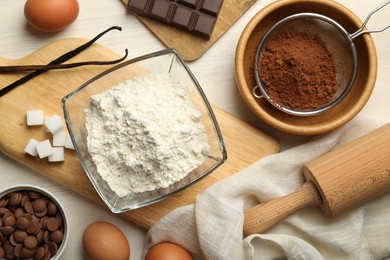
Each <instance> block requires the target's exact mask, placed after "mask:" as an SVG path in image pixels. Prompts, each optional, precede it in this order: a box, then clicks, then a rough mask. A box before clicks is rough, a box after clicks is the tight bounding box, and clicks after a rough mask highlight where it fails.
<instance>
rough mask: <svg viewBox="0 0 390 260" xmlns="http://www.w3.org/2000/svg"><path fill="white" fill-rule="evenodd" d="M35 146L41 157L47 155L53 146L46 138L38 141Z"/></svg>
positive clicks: (50, 152)
mask: <svg viewBox="0 0 390 260" xmlns="http://www.w3.org/2000/svg"><path fill="white" fill-rule="evenodd" d="M36 148H37V152H38V155H39V158H41V159H42V158H45V157H48V156H49V155H50V154H52V153H53V147H52V146H51V144H50V141H49V140H48V139H46V140H44V141H42V142H38V143H37V145H36Z"/></svg>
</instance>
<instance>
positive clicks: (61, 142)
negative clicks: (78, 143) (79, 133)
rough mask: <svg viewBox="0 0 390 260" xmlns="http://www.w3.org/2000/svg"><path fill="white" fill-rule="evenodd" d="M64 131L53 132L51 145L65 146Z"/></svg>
mask: <svg viewBox="0 0 390 260" xmlns="http://www.w3.org/2000/svg"><path fill="white" fill-rule="evenodd" d="M65 140H66V132H64V131H57V132H55V133H54V134H53V146H65Z"/></svg>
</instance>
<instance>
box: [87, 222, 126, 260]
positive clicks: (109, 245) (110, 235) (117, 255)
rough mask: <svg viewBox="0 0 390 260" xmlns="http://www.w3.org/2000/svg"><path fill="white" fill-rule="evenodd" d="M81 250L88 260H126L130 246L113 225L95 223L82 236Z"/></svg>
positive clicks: (123, 235)
mask: <svg viewBox="0 0 390 260" xmlns="http://www.w3.org/2000/svg"><path fill="white" fill-rule="evenodd" d="M82 243H83V249H84V252H85V254H86V256H87V257H88V259H90V260H107V259H116V260H122V259H123V260H128V259H129V258H130V245H129V242H128V241H127V238H126V236H125V234H123V232H122V231H121V230H120V229H119V228H118V227H116V226H115V225H113V224H111V223H108V222H105V221H96V222H93V223H91V224H90V225H89V226H88V227H87V228H86V229H85V230H84V234H83V239H82Z"/></svg>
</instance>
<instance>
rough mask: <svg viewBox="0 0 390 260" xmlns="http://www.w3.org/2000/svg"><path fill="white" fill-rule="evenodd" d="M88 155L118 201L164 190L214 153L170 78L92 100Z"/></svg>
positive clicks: (144, 79)
mask: <svg viewBox="0 0 390 260" xmlns="http://www.w3.org/2000/svg"><path fill="white" fill-rule="evenodd" d="M85 112H86V127H87V132H88V138H87V142H88V150H89V152H90V154H91V155H92V159H93V161H94V162H95V164H96V166H97V170H98V172H99V174H100V175H101V176H102V178H103V179H104V180H106V181H107V183H108V185H109V186H110V188H111V189H112V190H113V191H114V192H115V193H116V194H117V195H118V196H121V197H122V196H125V195H127V194H129V193H132V192H143V191H148V190H154V189H158V188H165V187H168V186H169V185H171V184H172V183H174V182H176V181H178V180H180V179H182V178H183V177H185V176H186V175H187V174H188V173H189V172H190V171H191V170H192V169H194V168H196V167H197V166H198V165H200V164H201V163H202V162H203V161H204V156H207V155H208V154H209V152H210V146H209V145H208V143H207V137H206V134H205V129H204V126H203V124H202V122H201V121H200V117H201V113H200V111H198V110H196V109H195V108H194V106H193V104H192V102H191V100H190V99H189V97H188V96H187V90H186V88H184V87H183V86H182V85H180V83H179V82H178V81H177V80H176V79H175V78H174V77H173V76H171V75H170V74H168V73H164V74H152V75H148V76H141V77H138V78H136V79H134V80H132V81H126V82H123V83H121V84H119V85H118V86H115V87H113V88H111V89H109V90H107V91H105V92H103V93H101V94H98V95H94V96H92V97H91V105H90V107H89V108H88V109H86V111H85Z"/></svg>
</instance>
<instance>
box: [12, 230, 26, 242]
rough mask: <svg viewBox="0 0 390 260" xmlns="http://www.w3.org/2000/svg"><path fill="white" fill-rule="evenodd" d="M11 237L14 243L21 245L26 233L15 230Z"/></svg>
mask: <svg viewBox="0 0 390 260" xmlns="http://www.w3.org/2000/svg"><path fill="white" fill-rule="evenodd" d="M13 235H14V239H15V241H16V242H18V243H23V242H24V240H25V239H26V237H27V236H28V234H27V232H26V231H22V230H16V231H15V233H14V234H13Z"/></svg>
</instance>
